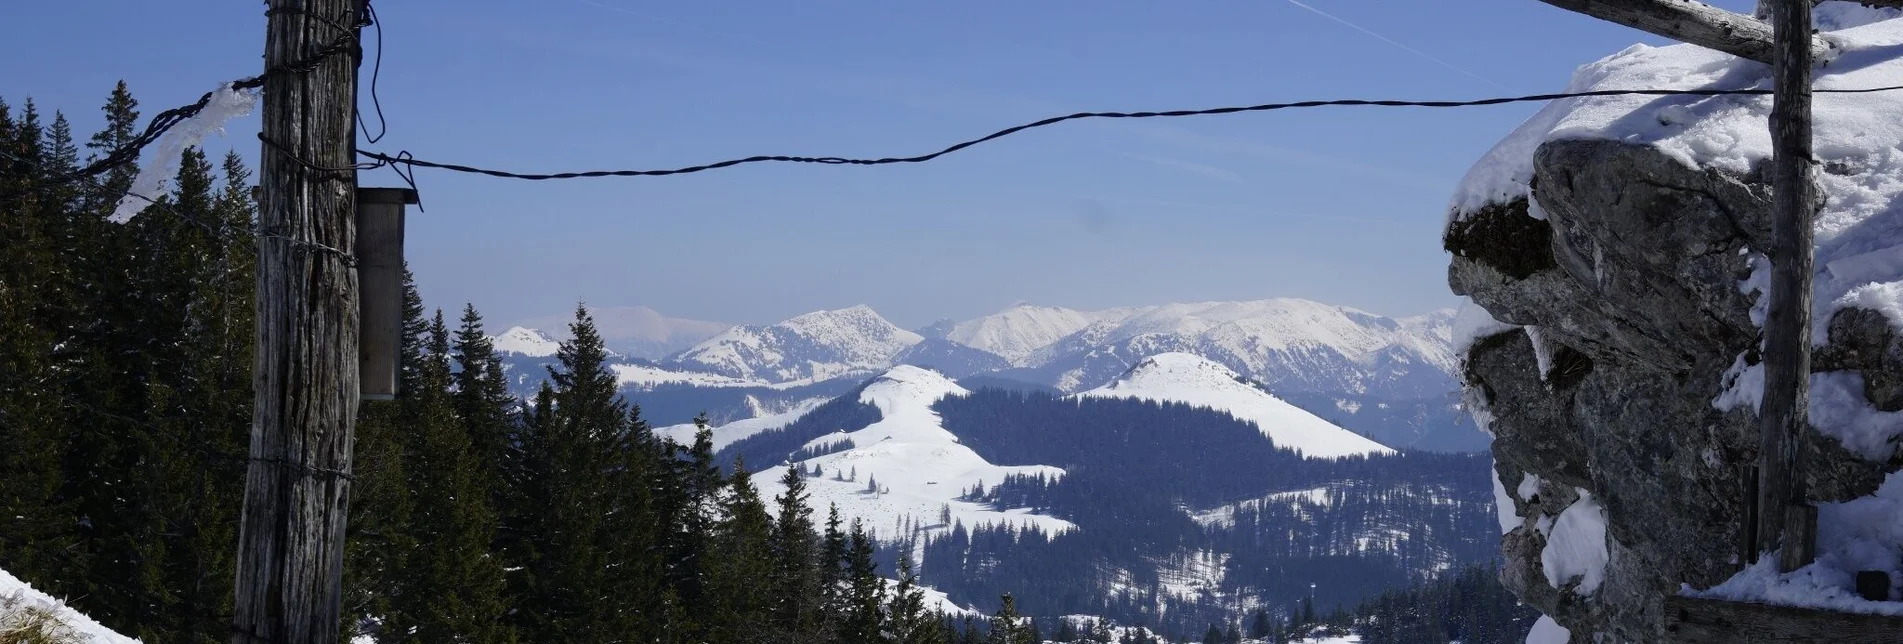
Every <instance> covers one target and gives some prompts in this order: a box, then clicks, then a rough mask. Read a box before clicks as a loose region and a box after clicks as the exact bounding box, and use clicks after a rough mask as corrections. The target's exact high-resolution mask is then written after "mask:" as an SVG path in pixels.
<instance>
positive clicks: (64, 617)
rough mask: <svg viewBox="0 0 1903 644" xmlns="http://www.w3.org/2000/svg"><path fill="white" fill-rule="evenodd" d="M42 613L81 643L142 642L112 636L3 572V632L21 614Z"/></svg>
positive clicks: (0, 625)
mask: <svg viewBox="0 0 1903 644" xmlns="http://www.w3.org/2000/svg"><path fill="white" fill-rule="evenodd" d="M30 609H39V610H42V611H46V612H48V613H51V614H52V615H53V616H54V617H56V618H58V619H59V621H60V622H62V623H64V624H65V625H66V626H67V627H68V628H70V629H71V634H72V635H73V636H74V637H75V638H76V639H77V641H79V642H84V643H87V644H137V642H138V640H135V639H132V638H130V637H126V636H124V635H120V634H118V633H115V632H112V630H110V629H107V628H106V627H104V626H100V625H99V622H95V621H93V620H92V618H91V617H87V616H85V615H83V614H81V613H80V612H79V611H76V610H73V609H72V608H71V607H68V606H67V605H66V602H62V601H60V600H58V599H54V598H52V597H50V596H48V595H47V594H46V593H42V592H40V591H37V590H34V589H33V587H32V586H28V585H27V584H26V582H24V581H20V579H19V578H18V577H14V576H13V574H12V573H9V572H7V571H5V570H0V628H4V626H5V625H6V623H7V622H8V620H9V619H10V618H11V616H12V615H15V614H17V613H18V612H19V611H24V610H30Z"/></svg>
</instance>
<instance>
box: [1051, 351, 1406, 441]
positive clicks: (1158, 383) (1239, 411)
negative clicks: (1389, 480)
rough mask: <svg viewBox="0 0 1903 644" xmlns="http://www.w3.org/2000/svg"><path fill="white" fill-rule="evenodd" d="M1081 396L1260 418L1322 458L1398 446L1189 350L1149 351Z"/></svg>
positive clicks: (1265, 428)
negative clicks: (1295, 402)
mask: <svg viewBox="0 0 1903 644" xmlns="http://www.w3.org/2000/svg"><path fill="white" fill-rule="evenodd" d="M1079 395H1082V396H1097V397H1112V398H1141V399H1145V400H1153V401H1171V402H1180V403H1185V404H1190V405H1195V406H1198V407H1209V408H1211V409H1215V410H1218V411H1225V412H1228V413H1229V414H1230V415H1233V416H1235V417H1236V418H1240V419H1242V420H1247V421H1249V422H1252V423H1255V425H1256V427H1258V428H1260V429H1261V430H1262V433H1263V434H1265V435H1267V436H1268V437H1269V440H1272V441H1275V444H1276V445H1280V446H1282V447H1288V448H1293V449H1298V450H1301V451H1302V453H1303V454H1304V455H1307V456H1312V457H1317V458H1336V457H1341V456H1353V455H1358V454H1387V453H1392V452H1393V451H1394V450H1392V449H1389V448H1388V447H1386V446H1383V445H1381V444H1380V443H1376V442H1374V441H1372V440H1369V439H1367V438H1365V437H1363V436H1361V435H1359V434H1356V433H1354V432H1351V431H1348V430H1346V429H1342V428H1340V427H1337V426H1335V425H1333V424H1331V423H1329V422H1328V421H1325V420H1322V419H1321V418H1319V417H1317V416H1316V415H1314V414H1311V413H1308V412H1306V411H1303V410H1302V409H1301V408H1299V407H1296V406H1294V405H1291V404H1288V403H1287V402H1284V401H1283V400H1282V399H1280V398H1276V397H1275V396H1273V395H1270V394H1269V393H1268V392H1266V391H1263V390H1262V389H1261V388H1260V387H1257V386H1255V385H1254V384H1251V383H1249V382H1247V381H1245V380H1243V379H1242V378H1241V377H1240V376H1238V375H1236V372H1234V371H1230V370H1229V368H1228V367H1224V366H1222V365H1220V364H1216V363H1215V362H1212V361H1210V360H1207V359H1205V358H1202V357H1200V356H1196V355H1191V354H1187V353H1163V354H1158V355H1154V356H1150V357H1148V358H1145V359H1143V361H1142V362H1139V363H1138V364H1137V365H1136V366H1135V367H1132V368H1131V369H1130V370H1129V371H1128V372H1126V373H1125V374H1123V375H1122V376H1120V377H1118V378H1117V379H1116V380H1115V381H1112V382H1111V383H1110V384H1108V385H1104V386H1102V387H1099V388H1097V389H1092V390H1090V391H1086V392H1084V393H1082V394H1079Z"/></svg>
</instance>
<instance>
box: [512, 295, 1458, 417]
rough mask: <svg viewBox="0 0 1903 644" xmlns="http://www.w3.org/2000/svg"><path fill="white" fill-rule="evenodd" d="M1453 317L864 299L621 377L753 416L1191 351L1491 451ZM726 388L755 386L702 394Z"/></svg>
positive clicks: (1081, 384)
mask: <svg viewBox="0 0 1903 644" xmlns="http://www.w3.org/2000/svg"><path fill="white" fill-rule="evenodd" d="M643 310H645V309H643ZM656 316H657V317H658V314H656ZM1452 318H1453V311H1452V310H1441V311H1433V312H1430V313H1427V314H1423V315H1417V316H1411V317H1402V318H1391V317H1385V316H1381V315H1376V314H1374V313H1369V312H1367V311H1362V310H1359V309H1355V308H1352V307H1346V306H1336V305H1330V304H1324V303H1320V302H1314V301H1310V300H1302V299H1292V298H1281V299H1267V300H1254V301H1244V302H1195V303H1174V304H1164V305H1158V306H1143V307H1125V308H1117V309H1107V310H1101V311H1080V310H1075V309H1067V308H1062V307H1048V306H1037V305H1033V304H1028V303H1019V304H1014V305H1012V306H1010V307H1007V308H1005V309H1004V310H1001V311H998V312H996V313H993V314H990V315H985V316H980V317H978V318H974V319H970V320H965V321H962V322H952V321H948V320H947V321H940V322H938V323H934V324H933V325H930V326H928V327H925V328H923V329H920V331H908V330H905V329H902V328H900V327H898V326H896V325H894V324H892V323H891V322H889V321H887V320H886V319H885V318H884V317H882V316H880V315H879V313H878V312H876V311H874V310H873V309H872V308H871V307H869V306H865V305H859V306H853V307H848V308H844V309H838V310H825V311H813V312H810V313H806V314H802V315H799V316H795V317H793V318H790V319H787V320H784V321H781V322H779V323H775V324H771V325H741V326H734V327H730V328H725V329H724V330H722V331H720V332H719V333H717V334H714V335H711V336H709V337H707V338H705V339H703V340H702V341H700V342H698V343H695V344H693V345H692V346H688V347H685V348H684V349H682V350H680V351H679V352H677V353H674V354H671V355H668V356H663V357H660V358H649V359H646V360H642V359H641V358H643V357H644V356H641V355H639V354H626V355H627V356H629V358H628V359H627V360H626V362H628V363H629V364H633V365H637V366H636V367H629V368H626V369H624V370H623V373H622V374H621V375H623V376H624V377H623V378H622V380H623V386H624V387H626V388H628V391H630V392H631V393H635V392H639V393H641V395H638V396H636V397H637V399H645V400H647V402H644V403H643V408H644V410H645V409H655V410H657V411H658V410H660V409H677V408H685V407H686V406H688V405H687V404H686V402H685V399H683V401H682V404H680V405H676V404H672V403H671V402H669V401H668V400H657V398H660V397H668V398H669V399H670V400H671V398H677V397H680V396H683V395H688V392H690V391H691V392H696V393H693V394H692V396H693V399H694V401H695V403H694V404H702V405H704V404H709V403H710V402H712V403H716V404H715V407H714V408H710V409H708V410H707V411H710V412H712V413H713V414H714V415H715V416H717V417H722V418H729V419H737V418H745V417H748V412H749V410H748V409H746V408H744V407H743V406H741V403H742V402H743V401H745V400H748V398H747V396H749V395H750V396H754V398H753V399H754V400H756V401H758V402H767V403H770V404H771V405H777V406H779V407H782V408H790V407H792V406H795V405H798V404H800V403H802V402H803V401H805V400H806V398H805V397H796V396H795V395H794V393H793V391H794V389H791V388H803V387H805V386H807V385H813V384H818V383H825V382H829V381H835V380H843V379H864V378H865V377H869V376H871V375H875V374H878V373H882V372H884V371H885V370H888V369H890V368H892V367H895V366H898V365H913V366H919V367H926V368H930V369H933V370H937V371H939V372H942V373H944V374H946V375H948V376H949V377H952V378H955V379H961V380H962V379H966V378H982V379H983V380H984V381H986V382H993V383H1009V382H1022V383H1026V384H1027V385H1029V386H1035V387H1049V388H1053V389H1056V390H1058V391H1060V392H1062V393H1069V394H1074V393H1081V392H1085V391H1090V390H1092V389H1096V388H1098V387H1102V386H1104V385H1106V384H1108V383H1111V382H1112V381H1113V380H1114V379H1116V378H1117V377H1118V376H1120V375H1122V374H1124V373H1126V372H1128V371H1129V370H1130V369H1131V368H1132V367H1134V366H1137V365H1138V364H1140V363H1142V362H1143V361H1144V360H1145V359H1148V358H1150V357H1152V356H1156V355H1158V354H1165V353H1183V354H1189V355H1194V356H1200V357H1202V358H1204V359H1207V360H1210V361H1212V362H1214V363H1216V364H1219V365H1221V366H1223V367H1226V368H1227V369H1229V370H1231V371H1234V372H1235V373H1236V374H1238V375H1239V376H1241V377H1242V378H1244V379H1246V380H1249V381H1252V382H1254V383H1258V384H1260V385H1261V386H1262V387H1263V388H1265V389H1266V390H1267V391H1268V392H1270V393H1272V394H1273V395H1274V396H1275V397H1277V398H1280V399H1281V400H1283V401H1287V402H1290V403H1294V404H1296V405H1299V406H1301V407H1302V408H1304V409H1307V410H1308V411H1310V412H1312V413H1314V414H1316V415H1318V416H1321V417H1323V418H1325V419H1327V420H1328V421H1330V422H1333V423H1334V424H1336V425H1339V426H1341V427H1345V428H1348V429H1350V430H1352V431H1354V432H1356V433H1358V434H1361V435H1363V436H1367V437H1370V438H1373V439H1375V440H1376V441H1377V442H1381V443H1386V444H1388V445H1391V446H1396V447H1402V446H1405V447H1413V448H1424V449H1457V450H1469V449H1474V446H1475V445H1482V446H1484V444H1485V435H1484V434H1482V433H1480V432H1479V431H1478V430H1477V429H1475V428H1474V427H1473V426H1472V424H1471V423H1465V422H1463V421H1462V420H1461V419H1462V418H1464V415H1463V414H1462V413H1461V412H1460V410H1459V408H1458V400H1457V399H1454V398H1452V397H1451V396H1450V393H1451V392H1453V391H1455V390H1456V389H1457V387H1456V379H1455V376H1454V372H1455V369H1456V366H1457V365H1456V361H1455V358H1454V354H1453V351H1452V346H1451V344H1452V332H1451V322H1452ZM663 319H668V320H672V319H673V318H663ZM697 328H701V329H702V330H705V329H706V328H707V327H697ZM921 332H922V333H921ZM497 342H498V348H499V349H502V350H503V351H504V352H505V353H509V355H511V356H512V360H511V363H512V364H514V363H530V362H534V361H537V360H541V361H546V356H548V355H550V354H552V353H553V347H554V344H553V342H554V340H553V339H552V338H551V337H550V336H549V335H547V334H541V333H535V332H532V331H529V330H528V329H511V330H510V331H509V332H506V333H504V334H502V335H501V336H498V337H497ZM539 371H540V370H539V369H537V370H520V371H516V372H515V373H516V374H518V375H519V376H520V377H519V378H518V379H517V382H516V385H517V386H518V388H519V389H520V390H521V393H524V395H527V394H528V393H530V392H532V388H533V386H534V383H535V382H538V381H539V377H540V376H539V373H537V372H539ZM669 383H673V384H672V385H669ZM716 385H717V386H719V387H727V388H736V387H746V388H748V390H747V392H746V393H745V394H742V393H740V392H739V391H737V390H736V391H735V392H733V393H732V394H730V395H720V396H710V395H707V394H702V393H698V391H699V389H704V388H705V387H706V386H716ZM829 390H831V389H830V388H829ZM781 392H785V393H784V394H782V393H781ZM807 395H810V394H807ZM727 407H732V408H727ZM653 420H655V421H656V422H661V423H677V422H683V421H684V420H686V419H685V418H674V417H671V416H670V417H663V418H655V419H653Z"/></svg>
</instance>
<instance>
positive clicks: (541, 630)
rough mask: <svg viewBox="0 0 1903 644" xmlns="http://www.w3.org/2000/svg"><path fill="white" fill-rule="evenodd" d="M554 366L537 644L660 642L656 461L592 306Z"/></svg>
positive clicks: (540, 515)
mask: <svg viewBox="0 0 1903 644" xmlns="http://www.w3.org/2000/svg"><path fill="white" fill-rule="evenodd" d="M569 330H570V336H571V339H570V340H569V341H567V342H564V343H562V345H561V349H560V350H558V351H557V352H556V358H557V361H558V363H559V364H558V365H557V366H552V367H550V368H549V379H550V380H552V381H553V382H554V394H553V403H554V404H553V406H552V407H553V408H552V409H549V410H548V411H546V412H543V410H540V409H538V410H537V413H546V414H548V417H547V419H546V426H545V427H541V428H538V430H537V431H541V432H545V434H546V436H545V438H544V439H543V440H544V443H545V449H546V451H547V456H546V458H547V465H546V467H547V472H546V473H547V480H546V481H545V482H544V483H543V484H541V485H539V486H538V488H539V489H538V490H537V492H538V493H539V494H541V495H545V496H546V499H544V503H545V505H544V506H543V507H540V508H533V507H531V508H529V510H530V513H531V515H532V516H531V517H529V519H530V521H529V522H528V523H529V525H531V526H534V527H533V529H534V530H536V531H537V532H538V534H536V535H535V537H534V538H533V541H534V543H533V546H532V547H533V549H534V551H535V556H534V558H533V559H532V563H531V568H532V573H531V574H532V575H533V576H534V578H535V580H534V582H533V584H534V586H535V589H534V592H533V595H534V600H535V602H536V603H537V604H539V605H537V606H534V611H535V615H534V616H532V617H531V618H530V619H531V622H532V623H531V624H530V626H529V627H528V630H527V631H525V632H524V633H523V636H524V638H525V639H528V640H531V641H554V640H574V641H613V640H625V639H639V638H642V637H644V636H646V635H651V634H652V630H653V625H654V621H655V620H654V619H653V617H654V616H653V615H652V614H651V613H649V612H647V611H646V607H651V606H655V605H657V604H656V603H655V602H658V601H659V600H660V599H661V596H660V593H659V592H658V585H659V584H658V583H657V576H658V574H659V572H660V571H659V561H658V559H659V557H658V552H657V550H658V548H657V547H656V546H657V545H658V544H657V543H656V541H657V539H656V538H655V537H656V531H657V529H658V528H657V527H656V526H655V523H656V515H655V511H654V507H653V505H652V503H651V499H650V498H649V486H650V485H651V484H652V478H651V477H652V476H653V469H654V463H653V462H652V459H653V454H651V453H643V452H645V451H646V449H647V448H646V446H644V445H642V444H641V442H642V440H643V435H644V434H645V431H644V430H641V428H639V427H637V426H635V421H636V420H637V419H636V418H635V417H634V416H633V414H632V413H631V410H630V409H629V407H628V405H627V403H626V402H625V401H623V400H621V399H620V397H619V396H618V395H617V391H616V384H615V378H614V374H612V373H610V372H609V371H608V369H607V365H606V360H607V350H606V348H605V347H604V346H603V343H602V340H601V335H600V333H599V332H597V331H596V329H595V325H594V319H593V318H592V317H591V316H589V314H588V310H587V308H586V307H582V306H577V307H576V310H575V322H574V323H573V324H571V325H570V326H569Z"/></svg>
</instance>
